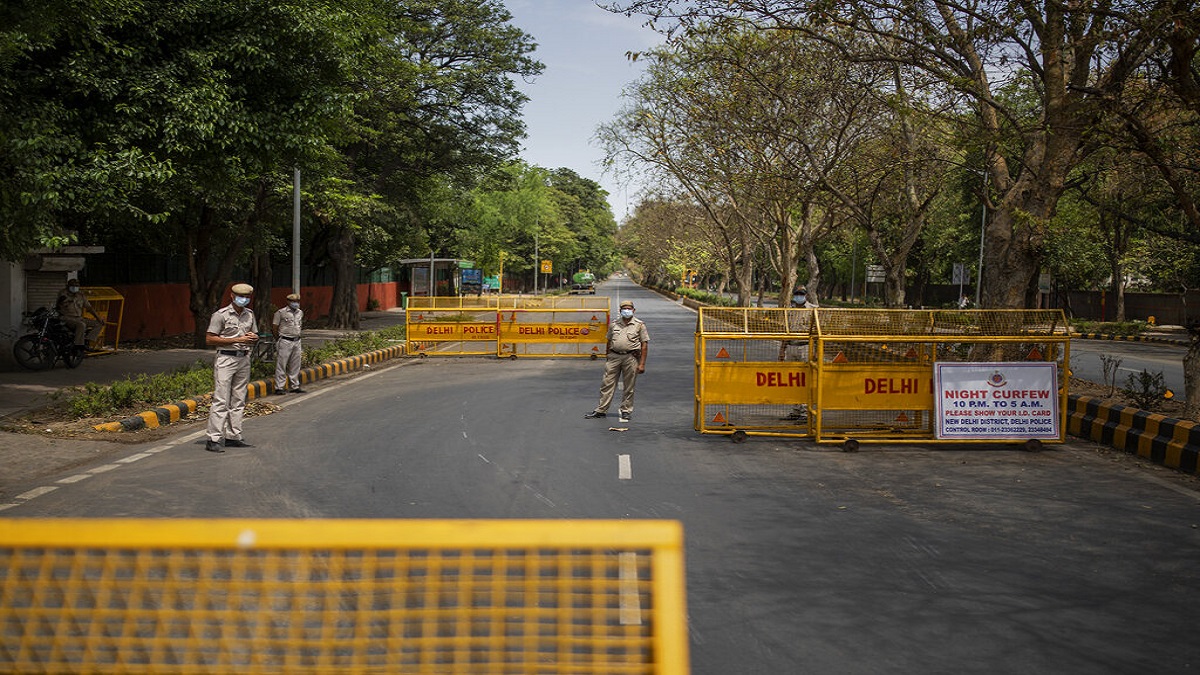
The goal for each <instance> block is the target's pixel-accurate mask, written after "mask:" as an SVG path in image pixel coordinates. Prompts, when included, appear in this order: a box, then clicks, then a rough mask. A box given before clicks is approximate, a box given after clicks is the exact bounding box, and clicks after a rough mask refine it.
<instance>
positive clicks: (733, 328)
mask: <svg viewBox="0 0 1200 675" xmlns="http://www.w3.org/2000/svg"><path fill="white" fill-rule="evenodd" d="M696 335H697V337H696V377H695V382H696V385H695V386H696V413H695V424H696V429H697V430H699V431H701V432H704V433H734V432H737V431H742V432H745V433H755V434H773V435H775V434H777V435H785V436H809V435H811V434H812V427H811V420H810V418H809V412H808V411H809V405H810V404H811V395H812V372H813V367H812V357H813V354H814V353H815V352H814V351H813V338H814V331H813V310H811V309H760V308H746V307H737V308H727V307H702V308H701V309H700V314H699V318H698V330H697V333H696Z"/></svg>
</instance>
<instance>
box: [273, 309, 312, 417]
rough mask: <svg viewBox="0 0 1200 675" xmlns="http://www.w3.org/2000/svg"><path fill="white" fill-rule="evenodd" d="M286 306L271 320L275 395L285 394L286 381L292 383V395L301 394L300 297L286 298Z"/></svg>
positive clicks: (301, 311) (301, 318)
mask: <svg viewBox="0 0 1200 675" xmlns="http://www.w3.org/2000/svg"><path fill="white" fill-rule="evenodd" d="M287 301H288V306H287V307H283V308H281V309H279V310H278V311H276V312H275V317H274V318H273V319H271V331H272V332H273V333H274V334H275V395H276V396H280V395H282V394H285V393H287V384H288V379H289V378H290V379H291V381H292V393H293V394H303V393H304V390H303V389H301V388H300V357H301V347H300V326H301V324H302V323H304V310H302V309H300V296H299V295H297V294H295V293H292V294H290V295H288V296H287Z"/></svg>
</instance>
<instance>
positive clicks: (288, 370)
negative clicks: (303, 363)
mask: <svg viewBox="0 0 1200 675" xmlns="http://www.w3.org/2000/svg"><path fill="white" fill-rule="evenodd" d="M302 356H303V350H302V349H301V348H300V340H299V339H295V340H285V339H283V338H282V337H277V338H275V391H286V390H287V385H288V380H289V379H290V380H291V381H292V389H299V388H300V360H301V357H302Z"/></svg>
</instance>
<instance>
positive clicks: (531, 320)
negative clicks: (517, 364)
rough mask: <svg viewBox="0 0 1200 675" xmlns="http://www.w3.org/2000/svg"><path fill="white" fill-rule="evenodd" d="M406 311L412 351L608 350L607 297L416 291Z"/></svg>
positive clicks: (585, 353) (514, 353)
mask: <svg viewBox="0 0 1200 675" xmlns="http://www.w3.org/2000/svg"><path fill="white" fill-rule="evenodd" d="M405 316H406V321H407V343H408V350H407V353H408V354H409V355H417V356H428V355H437V356H468V355H475V356H482V355H496V356H499V357H509V358H516V357H518V356H540V357H566V356H576V357H580V356H582V357H590V358H598V357H600V356H604V354H605V344H606V341H607V330H608V320H609V299H608V298H607V297H591V296H589V297H582V296H549V297H543V296H513V295H504V296H462V297H432V298H429V297H418V298H411V299H410V300H409V303H408V309H407V311H406V314H405Z"/></svg>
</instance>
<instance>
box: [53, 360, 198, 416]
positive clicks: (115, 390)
mask: <svg viewBox="0 0 1200 675" xmlns="http://www.w3.org/2000/svg"><path fill="white" fill-rule="evenodd" d="M212 388H213V370H212V364H209V363H205V362H204V361H197V362H196V363H194V364H193V365H190V366H186V367H183V368H179V369H177V370H174V371H172V372H169V373H159V374H157V375H144V374H143V375H138V376H136V377H134V378H132V379H126V380H117V381H116V382H113V383H112V384H110V385H103V384H96V383H94V382H89V383H87V384H85V385H84V386H83V390H82V391H78V392H74V393H69V394H67V398H66V400H65V405H66V408H67V410H68V411H69V412H70V413H71V414H72V415H74V416H76V417H100V416H103V415H111V414H113V413H115V412H118V411H121V410H127V409H129V408H132V407H137V406H145V407H154V406H159V405H163V404H165V403H173V402H175V401H179V400H181V399H185V398H193V397H195V396H199V395H201V394H204V393H207V392H210V391H212Z"/></svg>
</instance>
